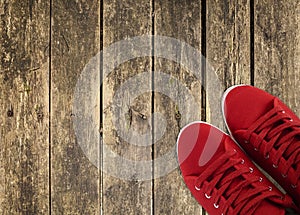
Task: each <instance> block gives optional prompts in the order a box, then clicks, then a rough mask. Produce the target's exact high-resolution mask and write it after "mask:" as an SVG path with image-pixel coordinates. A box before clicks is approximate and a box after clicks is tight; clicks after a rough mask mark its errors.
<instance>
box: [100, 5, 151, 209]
mask: <svg viewBox="0 0 300 215" xmlns="http://www.w3.org/2000/svg"><path fill="white" fill-rule="evenodd" d="M103 6H104V11H103V46H104V48H106V49H109V50H112V52H105V53H104V55H105V57H104V59H103V65H106V64H108V66H110V67H111V71H106V72H104V75H103V76H104V82H103V160H102V161H103V166H102V168H103V187H102V192H103V200H102V201H103V208H102V211H103V214H150V213H151V208H152V204H151V201H152V183H151V180H147V181H145V179H146V178H147V176H150V179H151V176H152V163H151V153H152V152H151V143H152V135H151V93H150V92H148V93H147V92H145V93H143V92H141V91H142V89H148V90H150V89H151V57H140V58H134V59H131V60H125V62H124V63H121V64H120V65H119V63H118V60H120V59H121V58H122V57H124V56H125V58H126V56H128V55H135V54H136V53H137V52H139V50H144V49H145V50H146V51H145V52H148V55H150V54H151V49H149V47H150V48H151V39H148V40H147V39H146V41H144V42H141V43H139V44H136V43H135V42H132V43H131V44H129V45H128V46H124V45H122V44H123V42H124V41H125V43H126V41H127V42H128V41H129V40H130V38H132V37H135V36H141V35H144V34H147V35H149V34H151V29H152V25H151V22H152V18H151V11H152V9H151V1H150V0H141V1H138V2H135V1H117V0H105V1H104V2H103ZM118 41H123V42H121V43H119V44H115V43H116V42H118ZM129 43H130V42H129ZM137 57H138V56H137ZM108 61H112V62H114V61H115V63H112V64H113V65H109V63H108ZM143 73H144V75H143ZM138 75H142V76H141V77H144V80H143V81H141V82H139V81H136V78H137V77H138ZM130 81H132V83H130ZM126 86H127V87H126ZM122 87H124V88H122ZM131 90H132V91H131ZM130 91H131V92H133V93H134V92H135V93H136V94H137V96H138V97H136V98H134V96H132V94H131V93H130ZM134 132H136V133H134ZM145 133H147V134H148V136H145V138H141V136H142V134H145ZM141 145H142V146H141ZM104 149H106V150H104ZM108 151H109V152H110V153H114V154H115V155H114V157H111V156H110V153H108ZM146 161H148V162H147V165H143V164H142V162H146ZM149 161H150V162H149ZM149 164H150V165H149ZM142 172H144V173H145V174H141V173H142ZM148 179H149V178H148Z"/></svg>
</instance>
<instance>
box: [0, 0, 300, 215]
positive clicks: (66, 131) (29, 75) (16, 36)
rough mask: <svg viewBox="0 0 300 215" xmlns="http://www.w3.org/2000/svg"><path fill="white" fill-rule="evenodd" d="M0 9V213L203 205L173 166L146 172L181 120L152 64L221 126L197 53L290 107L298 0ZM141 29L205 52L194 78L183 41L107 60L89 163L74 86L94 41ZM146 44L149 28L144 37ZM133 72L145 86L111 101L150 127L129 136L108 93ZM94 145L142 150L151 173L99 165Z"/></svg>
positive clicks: (298, 52)
mask: <svg viewBox="0 0 300 215" xmlns="http://www.w3.org/2000/svg"><path fill="white" fill-rule="evenodd" d="M0 16H1V19H0V21H1V24H0V26H1V28H0V50H1V52H0V53H1V64H0V98H1V99H0V113H1V114H0V214H49V213H51V214H72V215H73V214H168V215H169V214H174V215H178V214H205V211H204V210H203V209H202V208H201V206H200V205H198V204H197V203H196V201H195V200H194V199H193V197H192V196H191V195H190V193H189V190H188V189H187V188H186V187H185V185H184V183H183V181H182V178H181V175H180V172H179V170H178V168H176V169H175V170H173V171H171V172H170V173H168V174H165V175H162V176H161V177H155V175H156V171H160V170H159V169H158V166H159V168H161V166H162V163H156V162H155V160H156V159H157V158H159V157H162V156H163V155H164V154H165V153H167V152H168V151H169V150H172V148H173V147H174V145H175V144H176V138H177V135H178V132H179V130H180V128H181V127H183V126H184V125H183V122H182V120H181V119H182V117H183V116H184V115H185V114H186V113H185V111H190V110H189V107H186V109H185V110H183V111H182V110H181V111H179V110H178V105H177V104H176V101H173V100H172V99H171V98H170V96H169V95H163V94H162V93H159V92H157V91H156V86H157V83H158V82H159V80H157V81H158V82H156V79H155V77H156V74H157V73H156V71H161V72H164V73H166V74H168V75H171V76H172V77H173V78H174V80H176V79H177V80H179V82H180V83H181V84H183V86H186V88H187V89H189V92H190V95H193V96H194V97H195V101H196V103H197V107H198V108H196V109H194V110H193V111H192V112H191V111H190V112H191V113H192V114H191V115H192V116H191V117H192V118H193V119H198V120H200V119H202V120H206V121H208V122H212V123H214V124H215V125H217V126H219V127H221V128H223V129H224V125H223V122H222V118H221V116H220V115H218V114H215V113H213V110H215V107H212V106H218V105H219V104H218V103H217V104H216V103H213V104H212V102H211V101H215V100H218V99H219V94H218V93H216V88H215V87H214V84H215V83H213V82H212V81H211V80H210V79H209V74H208V73H207V71H208V70H207V65H208V63H209V64H210V65H211V66H212V67H213V70H214V71H215V72H216V74H217V77H218V80H219V82H220V83H221V88H222V89H221V90H222V91H223V90H225V89H226V88H227V87H229V86H231V85H233V84H240V83H244V84H252V85H255V86H257V87H260V88H262V89H265V90H266V91H268V92H270V93H273V94H274V95H276V96H279V97H280V98H281V99H282V100H283V101H284V102H286V103H287V104H288V105H289V106H290V107H291V108H292V109H293V110H294V111H295V112H296V114H297V115H298V116H299V115H300V106H299V105H300V102H299V95H300V90H299V85H300V61H299V60H300V59H299V58H300V30H299V21H300V1H299V0H288V1H284V0H281V1H275V0H234V1H223V0H222V1H220V0H208V1H206V2H205V1H203V0H180V1H176V0H170V1H168V0H138V1H129V0H123V1H117V0H102V1H93V0H76V1H75V0H70V1H69V0H48V1H47V0H28V1H21V0H20V1H16V0H13V1H10V0H1V1H0ZM141 35H161V36H168V37H172V38H176V39H178V40H180V41H182V42H185V43H187V44H188V45H190V46H192V47H194V48H195V49H196V50H198V51H199V53H202V55H203V56H205V57H206V60H207V61H206V62H205V61H203V60H200V59H199V61H201V63H202V64H201V70H200V71H199V73H200V74H201V78H196V77H195V75H193V74H191V73H190V71H189V70H188V69H187V68H185V67H184V66H182V65H181V64H180V62H182V61H184V59H183V58H184V57H186V55H185V53H183V52H182V53H181V57H182V59H180V62H179V63H178V62H174V61H172V60H167V59H163V58H162V57H156V56H148V57H147V56H146V57H145V56H144V57H138V58H135V59H131V60H128V61H126V62H124V63H122V64H121V65H118V66H117V67H116V68H115V69H114V71H113V72H112V73H111V74H110V75H109V76H107V78H106V79H105V80H104V81H103V85H102V87H101V89H100V90H101V91H99V92H101V95H99V98H100V100H99V103H98V105H97V106H96V107H95V108H96V112H97V113H100V115H99V125H100V126H99V133H100V134H101V137H102V142H101V144H100V146H99V158H100V159H99V160H98V162H99V165H98V167H99V168H98V167H97V165H95V163H94V164H93V163H92V162H91V161H90V160H89V159H88V158H87V156H85V154H84V153H83V150H82V149H81V147H80V146H79V144H78V141H77V139H76V135H75V132H74V129H73V118H74V117H76V113H74V112H73V108H72V104H73V96H74V89H75V85H76V82H77V80H78V79H79V76H80V74H81V72H82V71H83V69H84V67H85V65H87V64H88V62H89V60H90V59H91V58H92V57H93V56H95V55H96V54H97V53H99V52H100V51H101V50H103V48H106V47H109V46H110V45H112V44H114V43H115V42H118V41H122V40H124V39H128V38H132V37H134V36H141ZM153 43H154V44H155V38H154V39H153V40H151V39H150V40H149V44H150V45H151V44H152V45H153ZM144 45H145V44H144ZM119 48H120V47H119ZM142 48H143V47H141V49H142ZM169 48H170V50H168V47H166V51H170V52H172V50H171V47H169ZM116 49H118V47H116ZM120 49H121V48H120ZM154 51H155V49H154ZM152 54H153V53H152ZM149 55H151V53H149ZM154 55H155V53H154ZM101 71H103V70H101V68H99V76H100V77H102V76H101V75H103V74H102V73H101ZM143 72H148V73H149V74H150V76H149V78H148V80H146V81H145V82H143V83H142V84H141V83H140V84H138V85H137V86H136V87H139V86H141V85H145V86H149V87H150V89H153V91H154V92H148V93H143V94H141V95H139V96H138V97H137V98H135V99H134V100H132V101H128V102H126V103H121V104H118V105H121V106H122V105H123V106H127V107H128V113H129V114H128V120H129V125H130V126H131V127H132V128H134V129H135V130H137V131H139V130H142V131H145V130H149V128H150V130H151V128H152V130H151V132H150V133H151V134H152V135H150V136H151V138H152V139H150V144H148V145H147V146H135V145H132V144H131V143H130V142H128V141H125V140H124V139H122V138H121V137H120V136H119V134H118V132H117V128H116V126H117V125H116V124H115V123H114V121H113V114H114V113H113V111H112V109H113V107H112V106H113V105H116V104H114V103H113V102H112V96H113V95H114V93H116V92H117V90H118V89H119V88H120V87H121V86H122V84H124V83H125V81H126V80H128V79H130V78H131V77H134V76H136V75H138V74H141V73H143ZM158 79H159V78H158ZM171 84H172V83H171ZM172 86H173V85H172ZM174 86H175V87H173V88H174V90H173V94H172V96H174V98H177V99H176V100H177V101H184V100H185V99H186V98H185V97H182V94H181V92H180V90H179V89H180V88H179V85H178V88H176V86H177V85H176V84H175V85H174ZM129 100H130V99H129ZM153 111H155V112H159V113H161V114H162V115H164V116H165V119H166V121H165V122H166V125H167V126H166V131H165V133H164V135H163V136H162V138H160V139H159V140H158V141H154V140H155V135H156V134H157V133H156V132H158V131H159V129H160V126H161V125H160V123H161V122H158V121H157V120H156V121H155V120H151V113H152V112H153ZM149 119H150V120H149ZM151 141H152V142H151ZM151 143H153V144H152V145H151ZM103 144H106V145H107V146H109V148H110V149H111V150H112V151H113V152H115V153H116V154H117V155H119V156H121V157H126V158H127V159H131V160H134V161H141V160H150V161H151V160H153V163H152V166H151V168H150V169H145V170H146V171H150V172H151V171H152V172H153V178H152V179H151V178H150V180H139V178H138V177H137V178H134V177H133V178H132V179H131V180H125V179H122V178H118V177H115V176H112V175H110V174H109V173H107V172H105V171H101V168H105V165H108V164H106V163H105V162H103V159H104V158H105V156H106V155H105V154H104V153H103ZM166 162H167V161H166ZM100 167H101V168H100ZM112 168H113V166H112ZM145 168H146V167H145ZM133 171H134V170H133Z"/></svg>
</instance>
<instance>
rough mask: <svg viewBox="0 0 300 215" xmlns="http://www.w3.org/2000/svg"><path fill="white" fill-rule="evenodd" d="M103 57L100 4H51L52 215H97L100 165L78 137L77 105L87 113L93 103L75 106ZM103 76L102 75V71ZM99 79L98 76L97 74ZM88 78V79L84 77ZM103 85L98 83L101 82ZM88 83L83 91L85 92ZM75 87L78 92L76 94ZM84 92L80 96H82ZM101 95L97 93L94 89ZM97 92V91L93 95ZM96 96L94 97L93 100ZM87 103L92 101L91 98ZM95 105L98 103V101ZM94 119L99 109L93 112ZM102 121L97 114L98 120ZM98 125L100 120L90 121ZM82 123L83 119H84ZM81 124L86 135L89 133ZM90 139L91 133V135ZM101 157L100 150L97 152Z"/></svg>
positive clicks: (66, 2) (79, 2)
mask: <svg viewBox="0 0 300 215" xmlns="http://www.w3.org/2000/svg"><path fill="white" fill-rule="evenodd" d="M99 51H100V2H99V1H92V0H88V1H84V0H82V1H56V0H54V1H52V28H51V206H52V210H51V212H52V213H53V214H99V213H100V204H99V199H100V187H99V185H100V173H99V170H98V168H97V163H92V162H91V158H90V157H87V156H86V154H85V152H86V151H85V149H84V148H81V146H82V145H80V144H87V145H89V144H93V142H92V141H94V140H95V139H93V138H92V137H87V139H86V142H85V143H82V142H81V141H82V136H75V130H74V128H75V127H74V126H76V123H77V122H76V121H74V119H76V118H78V117H82V116H80V114H81V112H79V113H78V112H75V111H76V110H77V109H76V110H75V109H74V106H73V104H74V102H75V103H76V102H79V103H80V105H82V108H83V110H86V111H87V110H89V109H88V108H90V107H88V105H89V101H86V100H83V101H75V99H76V97H74V94H75V92H76V91H75V89H76V90H78V88H77V87H78V86H77V87H76V83H77V81H78V80H80V79H79V77H80V75H81V73H82V72H83V69H84V67H85V65H86V64H88V62H89V60H90V59H91V58H92V57H93V56H94V55H96V54H97V53H98V52H99ZM98 72H99V73H100V69H99V71H98ZM96 74H97V73H96ZM86 77H88V76H86ZM99 81H100V80H99ZM89 83H90V82H89V79H87V80H86V82H83V84H82V86H79V92H85V90H89V89H90V88H92V87H93V86H87V84H89ZM75 87H76V88H75ZM80 90H81V91H80ZM95 90H96V92H97V91H98V95H99V88H98V89H95ZM92 92H93V91H92ZM91 95H94V94H90V95H89V96H91ZM95 95H96V96H95V97H97V93H95ZM87 99H90V98H89V97H87ZM94 99H97V98H94ZM94 109H95V113H97V112H99V111H100V107H99V105H98V106H95V107H94ZM98 115H99V114H98ZM92 117H93V118H95V119H97V117H98V118H99V116H97V114H95V115H92ZM80 119H81V118H80ZM85 120H87V119H86V118H82V123H83V124H82V130H83V131H85V130H86V129H88V128H87V127H86V123H84V122H85ZM87 132H90V134H91V133H92V132H91V131H87ZM96 153H97V150H96Z"/></svg>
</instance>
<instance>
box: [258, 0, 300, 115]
mask: <svg viewBox="0 0 300 215" xmlns="http://www.w3.org/2000/svg"><path fill="white" fill-rule="evenodd" d="M254 13H255V20H254V21H255V22H254V24H255V25H254V32H255V35H254V36H255V43H254V59H255V67H254V69H255V73H254V84H255V85H256V86H257V87H260V88H262V89H264V90H266V91H268V92H269V93H272V94H273V95H275V96H278V97H279V98H281V99H282V100H283V101H284V102H285V103H286V104H287V105H288V106H290V108H291V109H292V110H293V111H295V113H296V114H297V115H298V116H299V115H300V100H299V92H300V91H299V85H300V62H299V59H300V36H299V34H300V30H299V20H300V1H299V0H297V1H292V0H290V1H266V0H264V1H255V3H254Z"/></svg>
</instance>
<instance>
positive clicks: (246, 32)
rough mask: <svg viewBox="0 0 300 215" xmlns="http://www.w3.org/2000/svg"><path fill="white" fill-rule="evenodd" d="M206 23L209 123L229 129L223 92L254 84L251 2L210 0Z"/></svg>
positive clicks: (247, 0) (244, 0)
mask: <svg viewBox="0 0 300 215" xmlns="http://www.w3.org/2000/svg"><path fill="white" fill-rule="evenodd" d="M206 7H207V12H206V14H207V16H206V17H207V20H206V27H207V30H206V38H207V42H206V52H207V53H206V55H207V66H206V69H207V71H206V113H207V115H206V120H207V121H209V122H210V123H212V124H214V125H216V126H218V127H220V128H222V129H225V126H224V123H223V118H222V115H221V108H220V103H221V98H222V94H223V91H224V90H225V89H226V88H227V87H230V86H231V85H234V84H250V77H251V75H250V1H249V0H242V1H237V0H235V1H216V0H212V1H208V2H207V5H206Z"/></svg>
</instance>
